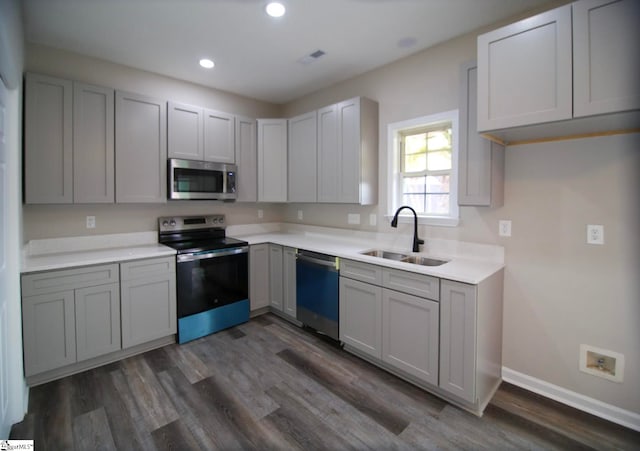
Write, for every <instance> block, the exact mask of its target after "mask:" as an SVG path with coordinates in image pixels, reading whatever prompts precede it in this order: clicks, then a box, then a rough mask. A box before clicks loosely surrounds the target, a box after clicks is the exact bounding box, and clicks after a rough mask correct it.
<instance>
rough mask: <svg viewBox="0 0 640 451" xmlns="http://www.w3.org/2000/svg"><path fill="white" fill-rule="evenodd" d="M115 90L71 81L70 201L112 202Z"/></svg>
mask: <svg viewBox="0 0 640 451" xmlns="http://www.w3.org/2000/svg"><path fill="white" fill-rule="evenodd" d="M113 93H114V91H113V89H110V88H103V87H101V86H93V85H87V84H83V83H78V82H74V83H73V202H74V203H113V202H114V201H115V186H114V182H115V178H114V164H115V163H114V144H113V141H114V95H113Z"/></svg>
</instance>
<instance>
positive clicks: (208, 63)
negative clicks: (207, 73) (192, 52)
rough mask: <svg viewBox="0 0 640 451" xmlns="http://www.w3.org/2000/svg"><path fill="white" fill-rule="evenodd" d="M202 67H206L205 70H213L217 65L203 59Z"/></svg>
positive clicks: (201, 61)
mask: <svg viewBox="0 0 640 451" xmlns="http://www.w3.org/2000/svg"><path fill="white" fill-rule="evenodd" d="M200 65H201V66H202V67H204V68H205V69H211V68H212V67H213V66H215V63H214V62H213V61H211V60H210V59H207V58H202V59H201V60H200Z"/></svg>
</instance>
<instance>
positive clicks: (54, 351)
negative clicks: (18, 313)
mask: <svg viewBox="0 0 640 451" xmlns="http://www.w3.org/2000/svg"><path fill="white" fill-rule="evenodd" d="M73 299H74V296H73V291H72V290H69V291H61V292H58V293H52V294H43V295H39V296H28V297H25V298H23V299H22V325H23V328H24V329H23V336H24V369H25V376H32V375H34V374H38V373H42V372H44V371H48V370H52V369H55V368H59V367H62V366H65V365H69V364H71V363H75V361H76V323H75V312H74V301H73Z"/></svg>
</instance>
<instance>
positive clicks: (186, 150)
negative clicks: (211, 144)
mask: <svg viewBox="0 0 640 451" xmlns="http://www.w3.org/2000/svg"><path fill="white" fill-rule="evenodd" d="M167 108H168V111H167V137H168V140H167V145H168V149H167V154H168V156H169V158H181V159H184V160H202V159H204V129H203V127H204V109H202V108H200V107H197V106H193V105H185V104H182V103H177V102H168V104H167Z"/></svg>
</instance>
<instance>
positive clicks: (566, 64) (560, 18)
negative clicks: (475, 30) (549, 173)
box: [478, 5, 573, 131]
mask: <svg viewBox="0 0 640 451" xmlns="http://www.w3.org/2000/svg"><path fill="white" fill-rule="evenodd" d="M571 87H572V63H571V5H565V6H562V7H560V8H556V9H553V10H551V11H547V12H545V13H542V14H539V15H537V16H534V17H530V18H528V19H525V20H521V21H519V22H516V23H514V24H511V25H507V26H506V27H502V28H499V29H497V30H494V31H490V32H489V33H486V34H483V35H480V36H478V130H479V131H486V130H496V129H502V128H509V127H516V126H520V125H529V124H538V123H543V122H551V121H559V120H563V119H570V118H571V117H572V108H573V102H572V97H573V96H572V89H571Z"/></svg>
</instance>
